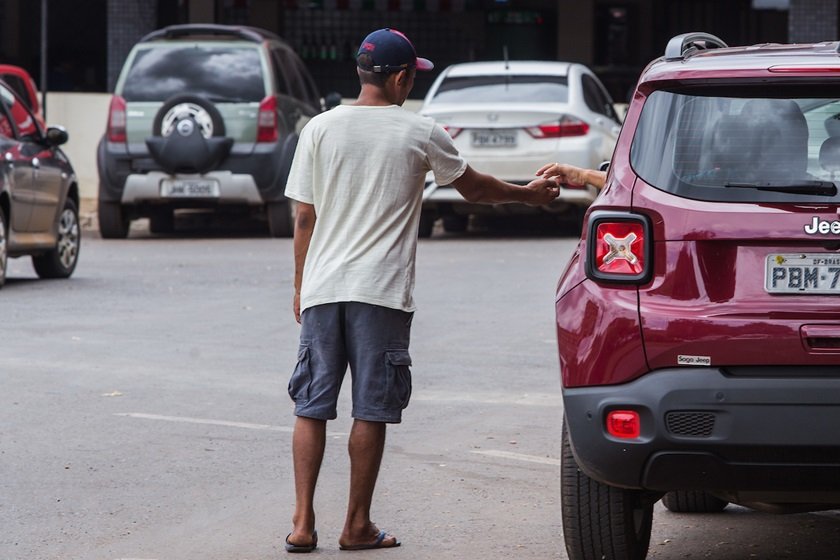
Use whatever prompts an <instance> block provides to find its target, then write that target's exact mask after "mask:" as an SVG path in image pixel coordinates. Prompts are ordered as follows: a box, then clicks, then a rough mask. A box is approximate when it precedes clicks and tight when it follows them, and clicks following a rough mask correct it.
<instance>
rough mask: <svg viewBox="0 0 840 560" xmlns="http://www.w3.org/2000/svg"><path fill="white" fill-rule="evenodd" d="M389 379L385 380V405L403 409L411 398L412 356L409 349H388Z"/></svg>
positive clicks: (386, 356) (386, 355)
mask: <svg viewBox="0 0 840 560" xmlns="http://www.w3.org/2000/svg"><path fill="white" fill-rule="evenodd" d="M385 360H386V362H387V364H386V365H387V375H388V377H387V379H386V382H385V407H386V408H400V409H403V408H405V407H407V406H408V400H409V399H410V398H411V370H410V369H409V367H408V366H410V365H411V356H409V354H408V350H387V351H386V352H385Z"/></svg>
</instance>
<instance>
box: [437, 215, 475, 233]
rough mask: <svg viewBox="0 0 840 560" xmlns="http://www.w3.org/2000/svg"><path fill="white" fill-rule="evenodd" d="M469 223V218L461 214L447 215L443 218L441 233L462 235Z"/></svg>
mask: <svg viewBox="0 0 840 560" xmlns="http://www.w3.org/2000/svg"><path fill="white" fill-rule="evenodd" d="M469 223H470V217H469V216H463V215H461V214H449V215H448V216H444V217H443V231H447V232H449V233H464V232H465V231H467V225H468V224H469Z"/></svg>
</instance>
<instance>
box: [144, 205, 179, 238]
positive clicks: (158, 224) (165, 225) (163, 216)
mask: <svg viewBox="0 0 840 560" xmlns="http://www.w3.org/2000/svg"><path fill="white" fill-rule="evenodd" d="M173 231H175V213H174V212H173V211H172V210H170V209H158V210H155V211H154V212H152V214H151V215H150V216H149V232H151V233H172V232H173Z"/></svg>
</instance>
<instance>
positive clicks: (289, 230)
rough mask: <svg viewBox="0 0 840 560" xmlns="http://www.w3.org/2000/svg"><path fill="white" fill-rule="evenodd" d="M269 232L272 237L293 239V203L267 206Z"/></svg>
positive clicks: (276, 203) (286, 202)
mask: <svg viewBox="0 0 840 560" xmlns="http://www.w3.org/2000/svg"><path fill="white" fill-rule="evenodd" d="M265 214H266V217H267V218H268V231H269V233H270V234H271V237H292V236H293V235H294V234H295V221H294V208H293V206H292V202H291V201H289V200H284V201H283V202H269V203H268V204H266V205H265Z"/></svg>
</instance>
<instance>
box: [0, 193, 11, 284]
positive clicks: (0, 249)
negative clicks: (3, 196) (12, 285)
mask: <svg viewBox="0 0 840 560" xmlns="http://www.w3.org/2000/svg"><path fill="white" fill-rule="evenodd" d="M8 233H9V230H8V228H7V227H6V214H5V212H4V211H3V209H2V208H0V288H2V287H3V284H5V283H6V267H7V266H8V264H9V251H8V248H7V241H6V240H7V239H8Z"/></svg>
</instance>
